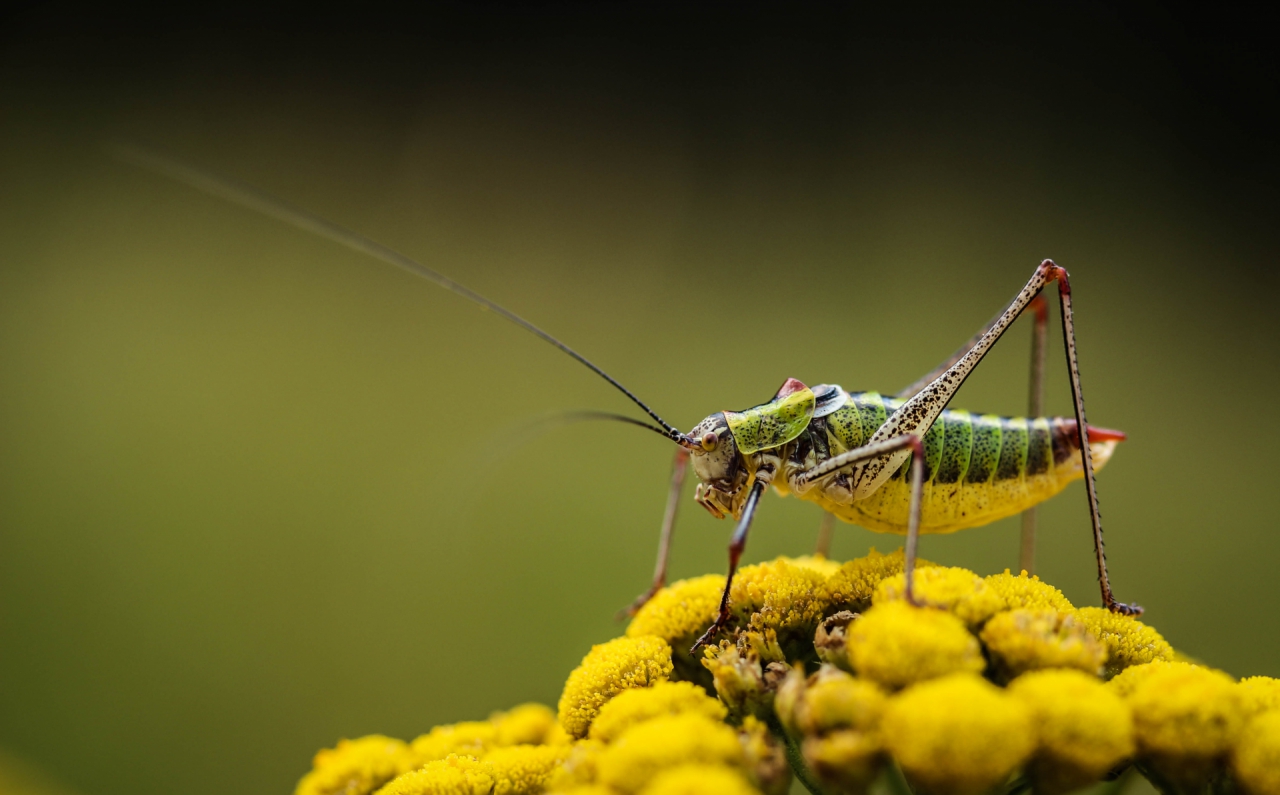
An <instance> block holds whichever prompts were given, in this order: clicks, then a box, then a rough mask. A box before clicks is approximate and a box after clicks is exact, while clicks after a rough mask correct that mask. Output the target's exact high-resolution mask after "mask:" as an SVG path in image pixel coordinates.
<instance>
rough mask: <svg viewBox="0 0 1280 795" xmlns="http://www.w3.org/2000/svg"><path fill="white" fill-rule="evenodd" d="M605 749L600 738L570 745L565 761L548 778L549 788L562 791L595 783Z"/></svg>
mask: <svg viewBox="0 0 1280 795" xmlns="http://www.w3.org/2000/svg"><path fill="white" fill-rule="evenodd" d="M603 751H604V743H603V742H601V741H599V740H579V741H577V742H575V743H574V744H573V745H571V746H569V747H568V752H567V754H566V755H565V758H564V761H563V762H562V763H561V765H560V767H559V768H557V769H556V770H555V771H553V772H552V774H551V776H550V777H549V778H548V779H547V788H548V789H549V790H554V791H556V792H560V791H563V790H571V789H574V788H575V787H583V786H587V785H590V784H593V783H594V782H595V780H596V763H597V762H598V761H599V760H600V754H601V752H603Z"/></svg>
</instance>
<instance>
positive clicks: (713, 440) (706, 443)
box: [701, 431, 720, 453]
mask: <svg viewBox="0 0 1280 795" xmlns="http://www.w3.org/2000/svg"><path fill="white" fill-rule="evenodd" d="M701 441H702V449H703V450H706V451H707V452H708V453H710V452H711V451H712V450H715V449H716V444H718V443H719V442H720V437H719V436H716V435H715V434H714V433H712V432H711V431H707V432H706V433H704V434H702V440H701Z"/></svg>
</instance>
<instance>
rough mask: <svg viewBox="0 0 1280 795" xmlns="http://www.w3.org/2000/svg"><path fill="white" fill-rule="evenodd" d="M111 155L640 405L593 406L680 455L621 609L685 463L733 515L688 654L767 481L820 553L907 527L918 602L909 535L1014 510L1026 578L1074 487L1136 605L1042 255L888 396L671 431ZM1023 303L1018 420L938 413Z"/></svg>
mask: <svg viewBox="0 0 1280 795" xmlns="http://www.w3.org/2000/svg"><path fill="white" fill-rule="evenodd" d="M112 152H113V154H114V155H115V156H116V157H117V158H119V159H121V160H125V161H127V162H130V163H132V164H134V165H137V166H141V167H144V168H147V169H149V170H151V171H154V172H157V173H159V174H161V175H164V176H167V177H170V178H173V179H176V180H178V181H180V182H184V183H186V184H188V185H189V186H191V187H194V188H197V189H199V190H202V191H204V192H206V193H209V194H212V195H215V196H219V197H221V198H223V199H226V200H229V201H231V202H233V203H236V204H239V205H241V206H243V207H246V208H248V209H252V210H255V211H257V212H260V213H263V214H265V215H268V216H271V217H274V218H276V219H278V220H280V221H283V222H285V223H287V224H291V225H293V226H295V227H299V228H301V229H304V230H306V231H309V232H312V233H314V234H317V235H320V236H322V237H325V238H328V239H330V240H332V241H334V242H337V243H340V244H342V245H345V246H347V247H349V248H352V249H355V250H356V251H359V252H362V253H364V254H367V255H370V256H372V257H374V258H376V259H379V260H382V261H383V262H386V263H389V264H391V265H395V266H397V267H400V268H403V269H404V270H406V271H409V272H410V273H413V274H415V275H417V276H420V277H422V278H424V279H426V280H427V281H430V282H432V283H434V284H436V285H438V286H440V287H443V288H444V289H446V290H449V291H451V292H453V293H456V294H458V295H461V296H462V297H464V298H466V299H468V300H470V301H473V302H475V303H476V304H479V305H480V306H482V307H484V308H486V309H488V310H490V311H492V312H495V313H496V314H498V315H500V316H502V317H503V318H505V319H507V320H509V321H511V322H512V323H514V324H516V325H517V326H520V327H521V328H523V329H525V330H526V331H528V332H530V333H532V334H534V335H536V336H538V337H540V338H542V339H543V340H545V341H546V342H548V343H550V344H551V345H554V346H555V347H556V348H558V349H560V350H561V351H562V352H564V353H565V354H567V355H568V356H570V357H572V358H573V359H575V360H577V361H578V362H580V363H581V364H582V365H584V366H585V367H587V368H588V369H590V370H591V371H592V372H594V373H595V374H596V375H598V376H600V377H601V378H603V379H604V380H605V381H607V382H609V384H611V385H612V386H613V387H614V388H615V389H617V390H618V391H620V392H622V394H624V395H626V396H627V398H628V399H630V400H631V401H632V402H633V403H635V404H636V405H637V406H639V407H640V409H642V410H643V411H644V412H645V414H647V415H648V417H649V418H650V419H651V420H652V421H653V422H652V423H650V422H647V421H643V420H639V419H635V418H632V417H627V416H623V415H616V414H609V413H606V412H592V413H591V414H592V416H596V417H604V418H607V419H614V420H620V421H623V422H628V423H631V424H635V425H639V426H641V427H644V428H648V429H649V430H652V431H655V432H656V433H659V434H661V435H662V436H664V437H666V438H667V439H668V440H670V441H671V442H673V443H675V445H676V446H677V447H676V453H675V461H674V464H673V466H672V475H671V487H670V491H669V493H668V499H667V506H666V510H665V512H664V515H663V521H662V529H661V535H660V540H659V549H658V562H657V565H656V567H655V569H654V576H653V581H652V583H651V586H650V588H649V589H648V590H647V591H645V592H644V593H643V594H641V596H640V597H639V598H638V599H636V600H635V602H633V603H632V604H631V605H630V606H629V607H628V608H627V609H626V610H625V611H624V612H626V613H631V614H634V613H635V611H636V610H638V609H639V608H640V607H641V606H643V605H644V604H645V602H647V601H648V599H649V598H650V597H652V596H653V594H655V593H657V591H658V590H659V589H661V588H662V587H663V586H664V585H665V583H666V571H667V561H668V557H669V552H670V548H671V538H672V534H673V531H674V527H675V519H676V513H677V507H678V505H679V499H680V495H681V491H682V486H683V484H684V480H685V475H686V472H687V470H688V468H689V465H690V464H692V467H693V471H694V473H695V474H696V475H697V478H698V480H699V481H700V482H699V484H698V487H697V490H696V492H695V497H694V499H695V500H696V501H697V502H698V504H699V505H701V506H702V507H703V508H705V509H706V510H707V511H709V512H710V513H711V514H712V515H713V516H715V517H716V518H725V517H729V516H731V517H733V518H734V519H735V520H736V521H737V524H736V527H735V529H734V532H733V536H732V538H731V540H730V542H729V570H728V576H727V578H726V581H725V588H724V593H723V596H722V597H721V599H720V607H719V612H718V614H717V616H716V619H715V620H714V621H713V622H712V624H711V626H709V627H708V628H707V630H706V632H705V633H703V635H702V636H701V637H700V638H698V640H697V641H696V642H695V643H694V646H693V649H691V651H696V650H697V649H698V648H699V647H701V646H703V645H705V644H706V643H708V642H710V641H711V640H712V639H713V638H714V637H715V635H716V634H717V633H718V632H719V631H720V630H722V629H723V628H724V627H725V626H726V625H727V623H728V621H729V618H730V615H731V614H730V605H729V593H730V589H731V587H732V584H733V577H734V573H735V572H736V571H737V568H738V563H739V561H740V559H741V557H742V553H743V550H744V549H745V548H746V543H747V534H748V533H749V531H750V530H751V524H752V521H753V520H754V518H755V515H756V510H757V508H758V506H759V503H760V498H761V495H762V494H763V493H764V491H765V489H766V488H768V487H769V486H773V487H774V490H775V491H777V492H778V493H779V494H781V495H784V496H785V495H787V494H792V495H794V496H796V497H798V498H800V499H802V500H807V501H809V502H813V503H816V504H818V505H819V506H821V507H822V508H823V510H824V511H825V515H824V518H823V524H822V529H821V530H820V532H819V553H821V554H825V552H826V549H827V545H828V544H829V541H830V536H831V527H832V519H833V518H838V519H840V520H842V521H844V522H848V523H851V524H857V525H861V526H863V527H866V528H867V529H870V530H873V531H877V532H886V533H897V534H905V535H906V544H905V560H904V569H905V578H906V586H905V596H906V598H907V600H908V601H909V602H911V603H912V604H915V605H920V604H921V602H920V600H919V599H918V598H917V596H916V594H915V591H914V589H913V572H914V568H915V561H916V551H917V548H918V546H919V537H920V534H921V533H950V532H954V531H956V530H961V529H964V528H968V527H977V526H980V525H984V524H987V523H989V522H992V521H995V520H996V519H1001V518H1004V517H1006V516H1011V515H1013V514H1016V513H1020V512H1021V513H1023V534H1022V537H1023V550H1022V564H1023V568H1025V569H1028V570H1029V569H1031V567H1032V566H1031V561H1032V555H1033V543H1034V530H1035V514H1034V507H1035V506H1036V505H1037V504H1038V503H1040V502H1043V501H1044V500H1046V499H1048V498H1050V497H1052V496H1053V495H1055V494H1057V493H1058V492H1060V491H1062V490H1063V489H1064V488H1065V487H1066V486H1067V485H1068V484H1069V483H1071V482H1072V481H1074V480H1078V479H1081V478H1083V479H1084V481H1085V493H1086V495H1087V499H1088V504H1089V517H1090V521H1091V525H1092V530H1093V546H1094V553H1095V558H1096V562H1097V567H1098V582H1099V586H1100V589H1101V593H1102V602H1103V604H1104V605H1105V606H1106V607H1107V608H1108V609H1110V610H1112V611H1114V612H1116V613H1121V614H1125V615H1140V614H1141V612H1142V608H1141V607H1138V606H1137V605H1132V604H1124V603H1121V602H1118V601H1117V600H1116V599H1115V597H1114V596H1113V595H1112V592H1111V583H1110V578H1109V576H1108V573H1107V559H1106V550H1105V547H1104V545H1103V538H1102V517H1101V515H1100V514H1099V512H1098V491H1097V485H1096V483H1095V478H1094V473H1095V471H1096V470H1098V469H1101V468H1102V467H1103V466H1104V465H1105V464H1106V463H1107V461H1108V460H1109V459H1110V458H1111V455H1112V453H1113V452H1114V450H1115V446H1116V444H1117V442H1119V441H1122V440H1123V439H1124V438H1125V436H1124V434H1123V433H1121V432H1119V431H1112V430H1107V429H1105V428H1093V427H1090V426H1089V425H1088V424H1087V422H1086V420H1085V407H1084V394H1083V392H1082V391H1081V387H1080V368H1079V364H1078V361H1077V355H1076V339H1075V325H1074V317H1073V314H1072V303H1071V282H1070V279H1069V277H1068V275H1067V271H1066V270H1065V269H1063V268H1062V267H1060V266H1059V265H1057V264H1056V263H1054V262H1053V261H1052V260H1048V259H1046V260H1044V261H1043V262H1041V263H1040V264H1039V265H1038V266H1037V267H1036V269H1035V271H1034V272H1033V273H1032V274H1031V278H1030V279H1028V281H1027V283H1026V284H1025V285H1024V286H1023V287H1022V289H1021V290H1020V291H1018V294H1017V295H1015V296H1014V298H1013V300H1012V301H1010V302H1009V303H1008V304H1007V305H1006V306H1005V307H1004V309H1002V310H1001V311H1000V312H999V313H998V314H997V315H996V316H995V318H993V319H992V320H991V321H990V322H989V323H988V324H987V325H986V326H984V327H983V328H982V329H981V330H980V331H979V332H978V333H977V334H976V335H975V336H974V337H973V338H972V339H970V340H969V341H968V342H967V343H966V344H965V345H963V346H961V347H960V349H959V350H957V351H956V352H955V353H954V354H953V355H952V356H951V357H950V358H948V359H947V360H946V361H945V362H943V363H942V364H941V365H939V366H938V367H936V368H935V369H934V370H933V371H931V372H930V373H928V374H927V375H925V376H923V377H922V378H920V379H919V380H917V381H916V382H915V383H913V384H912V385H911V386H909V387H907V388H906V389H904V390H902V391H901V392H899V393H898V394H897V395H896V396H894V397H885V396H881V395H880V394H878V393H876V392H852V393H851V392H847V391H845V390H844V389H842V388H841V387H839V386H836V385H831V384H820V385H818V386H814V387H808V386H806V385H805V384H803V383H801V382H800V381H798V380H796V379H794V378H788V379H787V380H786V381H785V382H784V383H783V384H782V386H781V388H779V389H778V390H777V392H776V393H775V394H774V396H773V398H772V399H771V400H769V401H767V402H765V403H762V404H760V405H758V406H755V407H752V408H749V409H745V410H743V411H718V412H716V413H714V414H712V415H710V416H708V417H707V418H706V419H704V420H702V421H701V422H699V423H698V424H697V425H695V426H694V427H693V429H692V430H691V431H689V432H688V433H684V432H682V431H680V430H679V429H677V428H676V427H674V426H672V425H671V424H670V423H668V422H667V421H666V420H664V419H662V417H661V416H659V415H658V413H657V412H656V411H654V410H653V409H652V408H650V407H649V406H648V405H647V404H646V403H645V402H644V401H642V400H640V398H639V397H637V396H636V395H635V394H633V393H632V392H631V391H630V390H629V389H627V388H626V387H625V386H623V385H622V384H621V383H620V382H619V381H617V380H616V379H614V378H613V376H611V375H609V374H608V373H606V372H605V371H604V370H603V369H601V368H600V367H598V366H597V365H595V364H594V363H593V362H591V361H590V360H589V359H587V358H586V357H585V356H583V355H582V354H580V353H578V352H577V351H575V350H574V349H573V348H570V347H569V346H568V345H566V344H564V343H563V342H561V341H560V340H558V339H556V338H555V337H553V336H552V335H551V334H549V333H547V332H546V331H543V330H542V329H541V328H539V327H538V326H535V325H534V324H533V323H530V322H529V321H527V320H525V319H524V318H522V317H520V316H519V315H517V314H515V313H514V312H511V311H510V310H507V309H505V308H504V307H502V306H499V305H498V304H496V303H494V302H493V301H490V300H489V299H488V298H485V297H484V296H482V295H480V294H478V293H476V292H474V291H472V290H470V289H468V288H466V287H464V286H463V285H461V284H459V283H457V282H455V281H453V280H452V279H450V278H448V277H447V276H445V275H444V274H442V273H439V272H438V271H436V270H434V269H432V268H429V267H427V266H426V265H423V264H422V263H420V262H417V261H415V260H413V259H410V258H409V257H407V256H405V255H403V254H401V253H399V252H397V251H394V250H392V249H390V248H388V247H386V246H383V245H382V244H380V243H377V242H375V241H373V240H371V239H369V238H367V237H365V236H363V235H361V234H359V233H357V232H353V231H351V230H349V229H346V228H344V227H342V226H339V225H337V224H335V223H333V222H331V221H328V220H325V219H323V218H320V217H319V216H316V215H314V214H312V213H310V212H308V211H306V210H303V209H300V208H297V207H294V206H292V205H289V204H287V203H286V202H284V201H281V200H279V199H276V198H274V197H272V196H269V195H267V194H265V193H263V192H261V191H259V190H257V189H255V188H252V187H250V186H247V185H244V184H241V183H238V182H235V181H232V180H229V179H226V178H223V177H219V176H215V175H213V174H210V173H207V172H205V171H202V170H200V169H197V168H194V167H192V166H189V165H187V164H185V163H182V162H179V161H177V160H174V159H172V158H169V157H167V156H164V155H160V154H156V153H153V152H149V151H144V150H139V149H134V148H127V147H115V148H113V149H112ZM1051 284H1056V285H1057V293H1058V303H1059V306H1060V309H1061V313H1060V314H1061V318H1062V336H1063V340H1064V342H1065V348H1066V364H1067V372H1068V375H1069V377H1070V382H1071V397H1072V401H1073V405H1074V409H1075V416H1074V417H1071V418H1064V417H1040V416H1038V415H1039V414H1040V403H1041V397H1042V393H1043V373H1044V360H1045V344H1044V343H1045V335H1046V327H1047V318H1048V313H1047V305H1046V302H1045V299H1044V297H1043V295H1042V294H1041V293H1042V291H1043V290H1044V289H1045V288H1046V287H1048V286H1049V285H1051ZM1028 309H1030V310H1031V311H1032V313H1033V315H1034V318H1035V326H1034V328H1033V337H1032V341H1033V344H1032V366H1031V401H1030V404H1031V405H1030V408H1031V410H1030V412H1029V414H1030V417H1014V418H1009V417H997V416H992V415H984V416H974V415H972V414H969V413H968V412H965V411H955V410H948V409H947V404H948V403H949V402H950V401H951V398H952V397H953V396H954V395H955V393H956V391H957V390H958V389H959V388H960V386H961V384H963V383H964V381H965V379H966V378H968V377H969V375H970V374H971V373H972V372H973V371H974V369H975V368H976V367H977V366H978V364H979V362H981V361H982V358H983V357H984V356H986V354H987V352H988V351H990V350H991V348H992V346H994V345H995V343H996V342H997V341H998V340H999V339H1000V338H1001V336H1003V335H1004V333H1005V332H1006V331H1007V330H1008V329H1009V327H1010V326H1011V325H1012V324H1013V322H1014V321H1015V320H1017V319H1018V317H1019V316H1020V315H1022V314H1023V313H1024V312H1025V311H1027V310H1028ZM654 423H656V424H654Z"/></svg>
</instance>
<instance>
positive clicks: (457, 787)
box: [378, 755, 494, 795]
mask: <svg viewBox="0 0 1280 795" xmlns="http://www.w3.org/2000/svg"><path fill="white" fill-rule="evenodd" d="M493 787H494V778H493V772H492V770H491V768H490V767H489V765H487V764H485V763H484V762H478V761H476V759H475V758H474V757H470V756H457V755H452V756H448V757H446V758H444V759H437V760H436V761H434V762H428V763H427V764H426V765H424V766H423V767H421V768H420V769H418V770H414V771H413V772H411V773H405V774H404V775H402V776H400V777H399V778H397V779H395V780H394V781H392V782H391V783H390V784H387V785H386V786H385V787H383V788H382V789H380V790H378V795H489V794H490V793H491V792H493Z"/></svg>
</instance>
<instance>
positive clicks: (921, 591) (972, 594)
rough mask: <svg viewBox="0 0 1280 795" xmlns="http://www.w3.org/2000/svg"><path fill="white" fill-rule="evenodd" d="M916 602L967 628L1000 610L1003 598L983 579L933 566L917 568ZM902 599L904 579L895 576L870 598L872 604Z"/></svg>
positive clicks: (953, 567)
mask: <svg viewBox="0 0 1280 795" xmlns="http://www.w3.org/2000/svg"><path fill="white" fill-rule="evenodd" d="M915 596H916V599H918V600H919V601H921V602H923V603H925V604H926V605H928V606H929V607H937V608H942V609H944V610H948V611H950V612H951V613H952V614H954V615H955V616H956V617H957V618H959V619H960V620H961V621H963V622H965V623H966V624H968V625H969V626H971V627H977V626H981V625H982V623H983V622H984V621H986V620H987V619H989V618H991V617H992V616H994V615H995V614H996V613H998V612H1000V611H1001V610H1003V609H1004V604H1005V603H1004V599H1003V598H1002V597H1001V596H1000V594H998V593H997V592H996V590H995V589H994V588H992V587H991V586H989V585H987V582H986V580H984V579H982V578H981V577H979V576H978V575H976V574H974V573H973V572H971V571H969V570H968V569H961V568H958V567H955V566H933V567H930V568H927V569H918V570H917V571H916V574H915ZM905 598H906V578H905V576H904V575H902V574H895V575H894V576H892V577H888V578H886V579H885V580H884V581H883V582H881V583H880V585H879V586H878V587H877V588H876V590H875V593H874V594H872V596H871V603H872V604H873V605H879V604H884V603H885V602H891V601H902V600H904V599H905Z"/></svg>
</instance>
